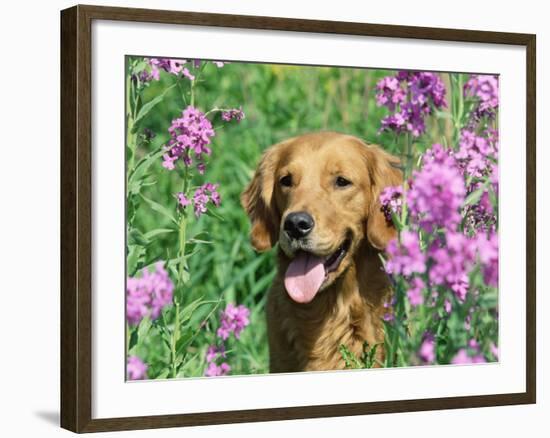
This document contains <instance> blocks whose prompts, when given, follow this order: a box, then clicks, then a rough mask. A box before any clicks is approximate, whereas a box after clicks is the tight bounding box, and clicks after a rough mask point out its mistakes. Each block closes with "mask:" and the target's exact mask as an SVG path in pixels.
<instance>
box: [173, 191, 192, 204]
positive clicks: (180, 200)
mask: <svg viewBox="0 0 550 438" xmlns="http://www.w3.org/2000/svg"><path fill="white" fill-rule="evenodd" d="M176 197H177V199H178V203H179V204H180V205H181V206H182V207H184V208H185V207H187V206H188V205H191V200H190V199H189V198H187V196H185V195H184V194H183V193H182V192H179V193H177V194H176Z"/></svg>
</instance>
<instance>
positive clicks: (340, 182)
mask: <svg viewBox="0 0 550 438" xmlns="http://www.w3.org/2000/svg"><path fill="white" fill-rule="evenodd" d="M350 185H351V181H350V180H349V179H346V178H344V177H343V176H339V177H338V178H336V187H347V186H350Z"/></svg>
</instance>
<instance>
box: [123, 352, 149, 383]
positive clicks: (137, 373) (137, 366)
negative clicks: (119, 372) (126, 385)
mask: <svg viewBox="0 0 550 438" xmlns="http://www.w3.org/2000/svg"><path fill="white" fill-rule="evenodd" d="M147 368H148V366H147V364H145V363H144V362H143V361H142V360H141V359H140V358H139V357H137V356H129V357H128V362H127V363H126V378H127V379H128V380H144V379H146V378H147Z"/></svg>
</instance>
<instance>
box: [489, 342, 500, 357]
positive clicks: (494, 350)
mask: <svg viewBox="0 0 550 438" xmlns="http://www.w3.org/2000/svg"><path fill="white" fill-rule="evenodd" d="M489 348H490V350H491V354H492V355H493V356H494V357H495V359H496V360H498V358H499V351H498V347H497V346H496V345H495V343H494V342H491V345H490V346H489Z"/></svg>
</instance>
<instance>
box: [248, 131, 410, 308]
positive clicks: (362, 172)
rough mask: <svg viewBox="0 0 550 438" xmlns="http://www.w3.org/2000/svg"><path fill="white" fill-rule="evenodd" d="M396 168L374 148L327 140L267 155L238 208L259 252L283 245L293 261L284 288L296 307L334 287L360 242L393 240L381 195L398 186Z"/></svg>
mask: <svg viewBox="0 0 550 438" xmlns="http://www.w3.org/2000/svg"><path fill="white" fill-rule="evenodd" d="M398 163H399V161H398V160H397V159H396V158H395V157H393V156H391V155H389V154H388V153H386V152H384V151H383V150H382V149H380V148H379V147H377V146H372V145H366V144H365V143H364V142H362V141H361V140H359V139H358V138H356V137H352V136H349V135H343V134H337V133H329V132H323V133H317V134H308V135H303V136H300V137H295V138H292V139H290V140H287V141H284V142H282V143H279V144H276V145H274V146H272V147H270V148H269V149H268V150H267V151H266V152H265V154H264V155H263V157H262V159H261V161H260V164H259V166H258V168H257V170H256V172H255V174H254V177H253V178H252V181H251V182H250V184H249V185H248V187H246V189H245V191H244V192H243V194H242V198H241V201H242V204H243V207H244V208H245V210H246V212H247V214H248V216H249V217H250V220H251V222H252V232H251V241H252V245H253V246H254V248H255V249H256V250H258V251H264V250H267V249H269V248H271V247H272V246H273V245H275V244H276V243H277V242H279V245H280V248H281V250H282V251H283V253H284V255H285V256H286V257H287V258H288V260H289V264H288V268H287V271H286V274H285V287H286V289H287V292H288V293H289V295H290V297H291V298H292V299H293V300H294V301H297V302H300V303H307V302H310V301H311V300H312V299H313V298H314V297H315V295H316V294H317V292H319V291H320V290H323V289H325V288H326V287H328V286H329V285H330V284H332V283H333V282H334V281H335V280H336V279H337V278H338V277H339V276H340V275H341V274H342V273H343V272H344V271H345V270H346V269H347V268H348V267H349V265H350V264H351V263H352V262H353V259H354V254H355V253H356V252H357V251H358V249H359V248H360V246H361V244H362V243H363V242H365V241H366V242H368V243H369V244H370V245H371V246H372V247H374V248H376V249H380V250H382V249H384V248H385V246H386V244H387V242H388V241H389V240H390V239H391V238H393V237H394V236H395V235H396V231H395V229H394V228H393V226H392V225H391V224H388V223H387V221H386V219H385V217H384V215H383V213H382V211H381V205H380V202H379V195H380V192H381V191H382V189H384V188H385V187H387V186H390V185H398V184H400V183H401V181H402V174H401V171H400V170H399V169H398V168H397V167H396V165H397V164H398Z"/></svg>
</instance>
